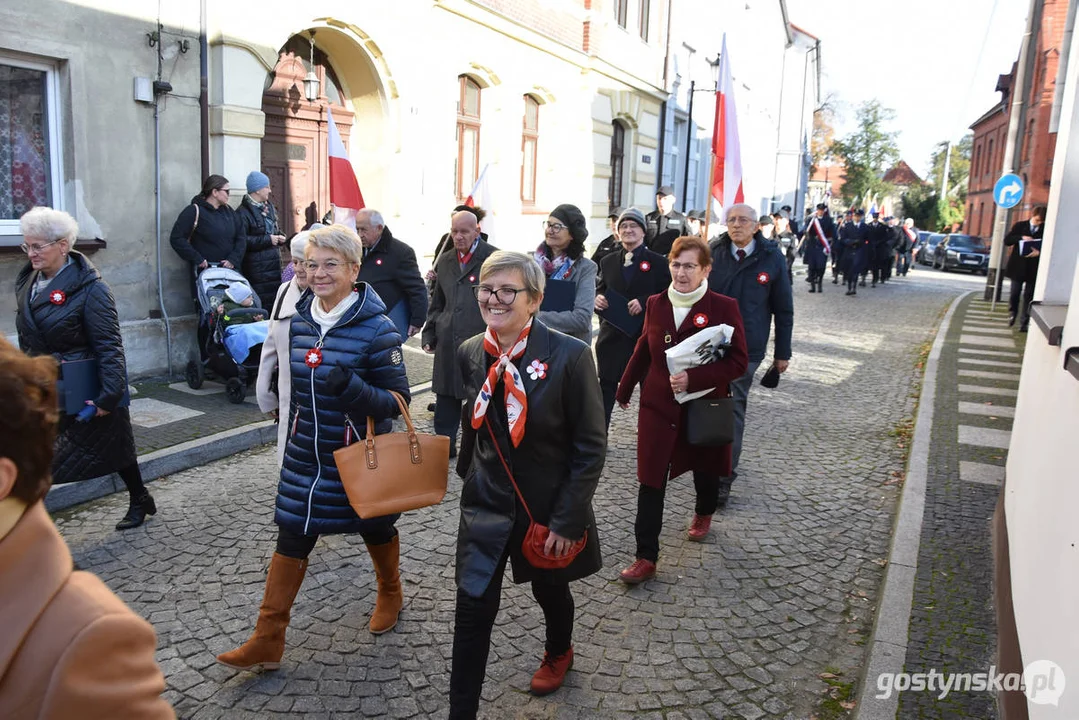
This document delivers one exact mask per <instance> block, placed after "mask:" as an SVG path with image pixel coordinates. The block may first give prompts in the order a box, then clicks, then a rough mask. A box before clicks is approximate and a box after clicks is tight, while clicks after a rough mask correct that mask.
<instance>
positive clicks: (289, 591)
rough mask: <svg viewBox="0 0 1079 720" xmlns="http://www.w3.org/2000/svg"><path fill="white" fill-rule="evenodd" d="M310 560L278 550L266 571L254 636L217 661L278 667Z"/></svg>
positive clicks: (252, 667)
mask: <svg viewBox="0 0 1079 720" xmlns="http://www.w3.org/2000/svg"><path fill="white" fill-rule="evenodd" d="M306 572H307V560H297V559H295V558H290V557H286V556H284V555H280V554H278V553H274V554H273V558H272V559H271V560H270V569H269V571H267V573H266V591H265V594H264V595H263V596H262V607H261V608H259V619H258V623H257V624H256V625H255V632H254V634H252V635H251V638H250V639H249V640H248V641H247V642H245V643H244V644H243V645H241V646H240V647H238V648H236V649H235V650H230V651H228V652H226V653H221V654H220V655H218V656H217V661H218V662H219V663H221V664H222V665H225V666H227V667H230V668H233V669H235V670H256V669H258V668H260V667H261V669H263V670H276V669H277V668H279V667H281V656H282V655H284V654H285V629H286V628H287V627H288V621H289V615H290V611H291V610H292V603H293V601H294V600H295V599H296V593H297V592H299V590H300V585H301V584H303V576H304V573H306Z"/></svg>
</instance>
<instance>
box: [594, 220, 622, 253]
mask: <svg viewBox="0 0 1079 720" xmlns="http://www.w3.org/2000/svg"><path fill="white" fill-rule="evenodd" d="M621 214H622V208H613V209H612V210H611V212H610V213H609V214H608V215H607V225H608V227H610V230H611V234H610V235H608V236H607V237H605V238H603V240H601V241H600V243H599V245H597V246H596V250H595V252H593V253H592V262H594V263H595V264H596V265H599V261H600V260H602V259H603V258H605V257H607V256H608V255H610V254H611V253H613V252H615V251H616V250H618V231H617V228H618V217H619V216H620V215H621Z"/></svg>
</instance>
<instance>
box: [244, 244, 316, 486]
mask: <svg viewBox="0 0 1079 720" xmlns="http://www.w3.org/2000/svg"><path fill="white" fill-rule="evenodd" d="M318 227H322V225H319V226H318ZM309 234H310V233H309V232H308V231H304V232H300V233H296V236H295V237H293V238H292V241H291V243H290V248H289V249H290V250H291V252H292V261H291V262H290V263H289V266H290V267H291V268H292V271H293V275H292V278H291V279H290V280H289V281H288V282H286V283H284V284H283V285H281V287H279V288H278V289H277V297H276V298H274V301H273V305H272V307H271V309H270V327H269V330H268V331H267V333H266V341H265V342H263V343H262V357H261V358H260V360H259V374H258V379H257V380H256V381H255V397H256V399H257V400H258V404H259V409H260V410H262V412H264V413H271V414H272V415H273V416H274V417H275V418H276V419H277V464H278V465H280V464H281V462H282V460H284V457H285V442H286V441H287V440H288V423H287V422H285V419H286V418H287V417H288V405H289V401H290V400H291V399H292V373H291V372H289V363H288V357H289V348H290V343H291V340H290V338H289V331H290V330H291V328H292V316H293V315H295V314H296V303H297V302H299V300H300V296H301V295H303V292H304V290H306V289H307V259H306V258H305V257H304V251H305V250H306V249H307V238H308V235H309ZM282 358H283V359H284V361H283V362H282Z"/></svg>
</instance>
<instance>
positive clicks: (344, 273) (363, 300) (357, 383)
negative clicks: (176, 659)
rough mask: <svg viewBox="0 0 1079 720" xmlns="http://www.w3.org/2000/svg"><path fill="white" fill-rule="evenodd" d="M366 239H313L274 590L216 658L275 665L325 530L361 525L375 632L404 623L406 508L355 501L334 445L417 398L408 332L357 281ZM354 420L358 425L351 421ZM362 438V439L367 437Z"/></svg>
mask: <svg viewBox="0 0 1079 720" xmlns="http://www.w3.org/2000/svg"><path fill="white" fill-rule="evenodd" d="M361 252H362V246H361V245H360V240H359V238H358V237H357V236H356V234H355V233H354V232H353V231H351V230H349V229H347V228H345V227H344V226H341V225H334V226H331V227H326V228H320V229H318V230H314V231H312V232H311V233H310V235H309V236H308V240H307V248H306V251H305V254H306V264H307V277H308V282H309V289H308V290H307V291H306V292H305V293H304V294H303V295H302V296H301V297H300V300H299V301H298V302H297V303H296V314H295V315H294V316H293V317H292V326H291V333H290V334H291V339H290V340H291V342H290V345H291V347H290V351H289V366H290V369H291V372H292V403H291V408H290V411H289V416H288V418H281V422H287V423H289V431H288V433H289V435H288V442H287V443H286V445H285V459H284V462H283V463H282V466H281V480H280V482H279V484H278V486H277V510H276V512H275V514H274V521H275V522H276V523H277V525H278V534H277V551H276V552H275V553H274V555H273V559H272V560H271V561H270V569H269V571H268V573H267V576H266V592H265V595H264V596H263V600H262V608H261V609H260V610H259V619H258V624H257V625H256V626H255V632H254V634H253V635H252V636H251V638H250V639H249V640H248V641H247V642H246V643H245V644H244V645H243V646H241V647H239V648H237V649H236V650H232V651H229V652H227V653H223V654H221V655H218V656H217V660H218V662H220V663H221V664H223V665H227V666H229V667H232V668H236V669H239V670H252V669H256V668H259V667H261V668H262V669H264V670H273V669H276V668H277V667H278V666H279V665H280V662H281V656H282V655H283V654H284V651H285V629H286V628H287V627H288V621H289V613H290V611H291V608H292V603H293V600H295V598H296V593H297V592H298V591H299V589H300V585H301V583H302V582H303V578H304V573H305V572H306V570H307V557H308V556H309V555H310V554H311V550H312V549H313V548H314V546H315V543H316V542H317V541H318V537H319V535H322V534H327V533H329V534H342V533H359V534H360V535H361V536H362V537H363V540H364V543H366V545H367V550H368V552H369V553H370V555H371V559H372V561H373V562H374V566H375V574H376V576H377V578H378V597H377V599H376V600H375V611H374V613H373V614H372V616H371V623H370V630H371V632H372V633H374V634H376V635H378V634H381V633H384V632H386V631H388V630H390V629H392V628H393V627H394V626H395V625H396V624H397V615H398V613H399V612H400V610H401V602H402V597H401V580H400V575H399V574H398V557H399V551H400V544H399V541H398V538H397V529H396V528H395V527H394V523H395V522H396V521H397V518H398V516H397V515H389V516H385V517H378V518H368V519H360V517H359V516H357V515H356V513H355V511H354V510H353V509H352V507H351V506H350V505H349V503H348V497H347V496H346V495H345V490H344V487H343V486H342V485H341V480H340V478H339V476H338V474H337V466H336V465H335V464H334V458H333V451H334V450H337V449H339V448H341V447H343V446H344V445H345V444H346V432H347V431H346V427H351V426H354V429H351V433H352V434H354V435H355V434H356V432H357V431H358V433H359V437H362V436H363V435H364V434H365V433H366V419H367V417H368V416H370V417H373V418H374V419H375V432H376V433H378V434H381V433H384V432H388V431H389V430H390V427H391V419H392V418H393V417H394V416H395V415H397V414H398V408H397V402H396V401H395V400H394V398H393V396H392V395H391V394H390V392H389V391H390V390H395V391H397V392H399V393H401V395H402V396H404V398H405V401H406V402H407V401H408V400H409V399H410V396H409V392H408V380H407V379H406V377H405V365H404V358H403V355H402V353H401V336H400V335H398V334H397V330H396V329H395V328H394V325H393V323H392V322H391V321H390V319H389V318H387V317H386V315H385V312H386V306H385V305H384V304H383V302H382V300H381V299H379V297H378V294H377V293H376V292H375V291H374V290H372V289H371V287H370V286H369V285H367V284H366V283H360V284H359V285H358V286H357V285H355V283H356V278H357V276H358V275H359V271H360V255H361ZM350 423H351V426H350ZM359 437H356V438H354V439H357V440H358V439H359Z"/></svg>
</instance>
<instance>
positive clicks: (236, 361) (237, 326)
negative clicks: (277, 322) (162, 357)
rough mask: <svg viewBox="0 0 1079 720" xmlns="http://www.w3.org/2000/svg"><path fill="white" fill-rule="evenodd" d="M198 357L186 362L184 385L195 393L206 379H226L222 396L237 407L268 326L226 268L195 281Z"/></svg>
mask: <svg viewBox="0 0 1079 720" xmlns="http://www.w3.org/2000/svg"><path fill="white" fill-rule="evenodd" d="M196 286H197V289H198V301H199V309H200V317H199V331H198V344H199V358H197V359H196V358H194V357H192V358H191V359H190V360H189V361H188V363H187V370H186V379H187V384H188V385H189V386H190V387H192V388H194V389H198V388H200V387H202V383H203V382H204V380H205V379H206V376H207V374H210V373H212V374H214V375H217V376H218V377H220V378H222V379H224V380H225V396H226V397H227V398H228V399H229V401H230V402H233V403H241V402H243V400H244V398H245V397H246V395H247V386H248V385H249V384H250V382H251V381H252V380H254V378H255V376H256V375H257V374H258V366H259V357H260V356H261V354H262V343H263V341H265V339H266V333H267V331H268V329H269V324H270V323H269V321H268V320H266V319H265V318H266V312H267V311H266V310H264V309H263V308H262V307H261V306H260V304H259V299H258V296H257V295H255V294H254V292H253V291H252V288H251V285H250V283H248V281H247V279H246V278H245V277H244V276H243V275H241V274H240V273H238V272H236V271H235V270H232V269H230V268H224V267H219V266H211V267H209V268H206V269H205V270H203V271H202V272H200V273H199V274H198V276H197V278H196Z"/></svg>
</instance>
